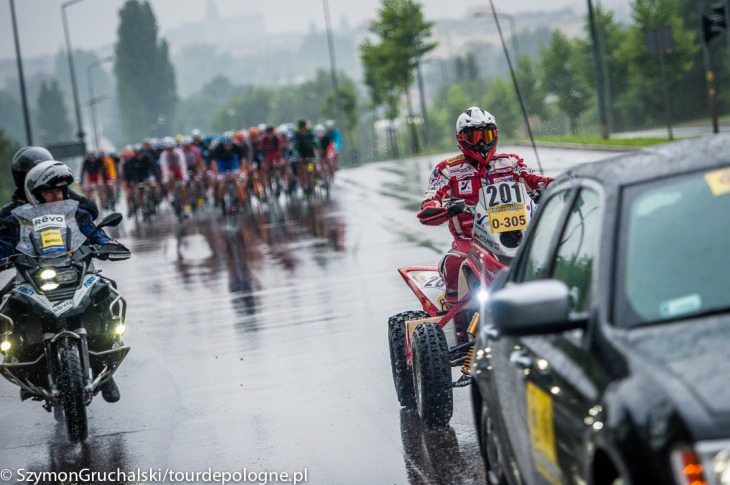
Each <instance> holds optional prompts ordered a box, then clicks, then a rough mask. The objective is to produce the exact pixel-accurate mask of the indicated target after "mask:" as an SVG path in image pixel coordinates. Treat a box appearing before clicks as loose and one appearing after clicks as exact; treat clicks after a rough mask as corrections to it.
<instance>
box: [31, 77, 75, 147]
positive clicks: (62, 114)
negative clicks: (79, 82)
mask: <svg viewBox="0 0 730 485" xmlns="http://www.w3.org/2000/svg"><path fill="white" fill-rule="evenodd" d="M35 126H36V130H37V133H38V135H39V138H40V140H39V141H40V144H41V145H48V144H51V143H56V142H60V141H68V140H70V139H71V137H72V132H73V128H72V126H71V122H70V121H69V120H68V111H67V110H66V105H65V104H64V102H63V93H61V89H60V88H59V86H58V81H56V80H55V79H53V80H51V81H50V83H46V82H45V81H43V83H42V84H41V90H40V92H39V93H38V104H37V110H36V123H35Z"/></svg>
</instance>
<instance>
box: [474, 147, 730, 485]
mask: <svg viewBox="0 0 730 485" xmlns="http://www.w3.org/2000/svg"><path fill="white" fill-rule="evenodd" d="M481 310H482V311H481V313H480V324H479V330H478V334H479V335H478V337H477V341H476V344H475V354H474V359H473V361H472V365H471V373H472V377H473V383H474V385H473V386H472V399H473V405H474V414H475V420H476V424H477V429H478V436H479V442H480V446H481V449H482V454H483V457H484V460H485V464H486V466H487V469H488V477H489V481H490V482H491V483H526V484H542V483H548V484H563V483H565V484H618V483H622V484H629V483H630V484H642V485H643V484H664V483H667V484H681V485H684V484H687V485H689V484H693V485H700V484H730V136H728V135H713V136H709V137H703V138H698V139H692V140H685V141H680V142H674V143H669V144H666V145H662V146H660V147H656V148H652V149H645V150H641V151H638V152H633V153H630V154H624V155H619V156H617V157H613V158H610V159H607V160H604V161H601V162H597V163H592V164H585V165H581V166H578V167H575V168H573V169H571V170H569V171H568V172H566V173H564V174H562V175H561V176H560V177H558V178H557V179H556V180H555V181H554V183H552V184H551V186H550V188H549V190H548V191H547V193H546V194H545V195H544V197H543V199H542V201H541V207H540V210H539V211H538V214H537V217H536V219H535V220H534V221H533V222H532V223H531V227H530V229H529V231H528V234H527V235H526V239H525V242H524V243H523V245H522V248H521V250H520V252H519V254H518V255H517V256H516V257H515V259H514V261H513V262H512V265H511V266H510V268H509V269H508V270H503V272H502V273H500V274H499V275H498V278H497V280H496V281H495V282H494V284H493V285H492V288H491V289H490V294H489V297H488V299H487V301H486V302H485V303H484V305H483V307H482V308H481Z"/></svg>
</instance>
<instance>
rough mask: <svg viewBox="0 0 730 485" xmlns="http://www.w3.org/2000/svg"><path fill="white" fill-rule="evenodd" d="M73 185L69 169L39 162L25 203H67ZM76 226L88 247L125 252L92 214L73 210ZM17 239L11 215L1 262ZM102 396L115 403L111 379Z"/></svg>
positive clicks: (2, 232)
mask: <svg viewBox="0 0 730 485" xmlns="http://www.w3.org/2000/svg"><path fill="white" fill-rule="evenodd" d="M73 181H74V176H73V173H72V172H71V169H70V168H68V166H67V165H66V164H64V163H63V162H59V161H56V160H48V161H45V162H41V163H39V164H38V165H36V166H35V167H33V168H32V169H30V171H28V174H27V175H26V177H25V183H24V186H25V199H26V200H27V201H28V202H29V203H30V204H33V205H34V206H37V205H39V204H47V203H51V202H60V201H63V200H66V199H69V194H68V192H69V190H68V187H69V185H71V183H73ZM76 222H77V223H78V226H79V229H80V230H81V232H82V233H83V234H84V235H85V236H86V238H87V240H88V242H89V244H95V245H107V244H109V245H114V246H117V247H118V248H119V249H123V250H127V248H125V247H124V246H123V245H121V244H120V243H119V242H117V241H115V240H113V239H111V238H110V237H109V236H107V235H106V234H105V233H104V231H103V230H101V229H98V228H96V226H95V225H94V223H93V222H92V219H91V214H89V212H88V211H86V210H84V209H82V208H81V207H79V208H77V209H76ZM19 239H20V223H19V221H18V219H17V218H16V217H15V216H14V215H12V214H11V215H9V216H7V217H5V218H4V219H2V220H1V221H0V259H4V258H7V257H8V256H11V255H13V254H14V253H15V247H16V245H17V244H18V241H19ZM12 283H13V282H12V280H11V282H10V284H9V285H6V287H5V288H3V290H2V293H3V294H4V293H6V292H7V291H9V290H10V288H12ZM0 297H1V296H0ZM101 395H102V397H103V398H104V400H105V401H107V402H117V401H118V400H119V398H120V395H119V388H118V387H117V385H116V383H115V382H114V379H113V378H110V379H109V380H107V381H106V382H105V383H104V384H102V386H101ZM26 397H27V396H26V395H25V394H24V393H23V390H21V399H24V398H26Z"/></svg>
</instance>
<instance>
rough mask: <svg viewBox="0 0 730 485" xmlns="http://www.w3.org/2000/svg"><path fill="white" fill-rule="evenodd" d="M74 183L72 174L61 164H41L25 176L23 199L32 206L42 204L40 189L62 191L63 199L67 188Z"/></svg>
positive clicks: (47, 162)
mask: <svg viewBox="0 0 730 485" xmlns="http://www.w3.org/2000/svg"><path fill="white" fill-rule="evenodd" d="M73 181H74V176H73V173H71V169H70V168H68V165H66V164H65V163H63V162H58V161H56V160H48V161H45V162H41V163H39V164H38V165H36V166H35V167H33V168H32V169H30V171H29V172H28V175H26V176H25V198H26V200H27V201H28V202H30V203H31V204H33V205H38V204H42V203H43V199H42V198H41V197H40V194H39V191H40V190H41V189H63V198H64V199H66V198H68V186H69V185H71V184H72V183H73Z"/></svg>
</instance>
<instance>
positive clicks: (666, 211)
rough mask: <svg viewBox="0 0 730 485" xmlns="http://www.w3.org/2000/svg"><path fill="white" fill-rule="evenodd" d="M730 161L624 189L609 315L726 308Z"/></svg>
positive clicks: (632, 322)
mask: <svg viewBox="0 0 730 485" xmlns="http://www.w3.org/2000/svg"><path fill="white" fill-rule="evenodd" d="M729 214H730V167H726V168H723V169H716V170H710V171H701V172H693V173H689V174H686V173H685V174H682V175H679V176H675V177H672V178H669V179H662V180H658V181H654V182H652V183H648V184H640V185H634V186H631V187H628V188H626V189H625V190H624V193H623V202H622V214H621V222H620V226H619V227H620V240H621V241H620V244H619V253H618V256H619V259H618V265H617V267H616V269H617V272H616V290H617V294H616V298H615V299H614V301H615V304H616V307H615V310H614V315H615V317H616V318H615V322H616V325H619V326H628V327H632V326H637V325H645V324H650V323H658V322H663V321H671V320H676V319H679V318H688V317H692V316H697V315H703V314H712V313H717V312H722V311H730V290H728V288H730V255H729V251H730V215H729Z"/></svg>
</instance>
